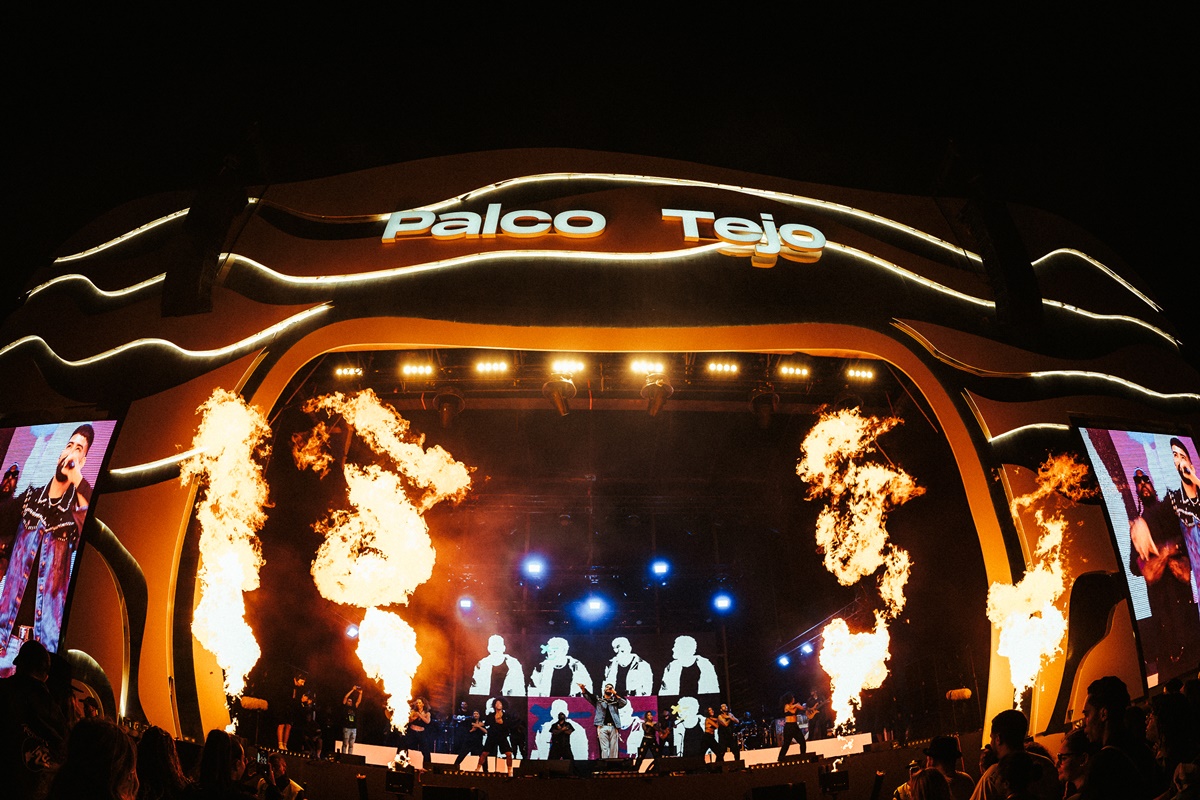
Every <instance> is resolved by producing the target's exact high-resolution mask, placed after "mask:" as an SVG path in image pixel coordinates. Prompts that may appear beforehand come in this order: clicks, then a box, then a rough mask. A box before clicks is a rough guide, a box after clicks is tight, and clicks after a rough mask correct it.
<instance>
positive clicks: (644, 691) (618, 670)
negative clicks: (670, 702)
mask: <svg viewBox="0 0 1200 800" xmlns="http://www.w3.org/2000/svg"><path fill="white" fill-rule="evenodd" d="M612 648H613V653H615V654H616V655H614V656H613V657H612V659H610V660H609V662H608V667H607V668H605V670H604V680H605V681H606V682H607V683H611V684H612V685H613V686H614V687H616V690H617V694H619V695H622V696H633V695H651V694H654V671H653V670H651V669H650V665H649V664H647V663H646V662H645V661H643V660H642V658H641V656H639V655H637V654H636V653H634V652H633V646H632V645H630V644H629V640H628V639H626V638H625V637H624V636H618V637H617V638H616V639H613V640H612Z"/></svg>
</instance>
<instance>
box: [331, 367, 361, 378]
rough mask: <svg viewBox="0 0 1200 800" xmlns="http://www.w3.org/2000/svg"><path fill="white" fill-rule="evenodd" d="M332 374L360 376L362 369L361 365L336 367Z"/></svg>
mask: <svg viewBox="0 0 1200 800" xmlns="http://www.w3.org/2000/svg"><path fill="white" fill-rule="evenodd" d="M333 374H334V375H337V376H338V377H339V378H361V377H362V374H363V371H362V367H338V368H337V369H335V370H334V371H333Z"/></svg>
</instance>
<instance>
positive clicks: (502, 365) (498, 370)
mask: <svg viewBox="0 0 1200 800" xmlns="http://www.w3.org/2000/svg"><path fill="white" fill-rule="evenodd" d="M475 371H476V372H478V373H479V374H480V375H503V374H504V373H506V372H508V362H507V361H499V360H496V361H476V362H475Z"/></svg>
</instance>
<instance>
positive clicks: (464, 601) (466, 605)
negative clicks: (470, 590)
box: [458, 597, 475, 611]
mask: <svg viewBox="0 0 1200 800" xmlns="http://www.w3.org/2000/svg"><path fill="white" fill-rule="evenodd" d="M458 607H459V608H460V609H462V610H463V611H470V610H471V609H472V608H474V607H475V601H474V600H472V599H471V598H469V597H460V598H458Z"/></svg>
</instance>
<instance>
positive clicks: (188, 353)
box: [0, 303, 332, 367]
mask: <svg viewBox="0 0 1200 800" xmlns="http://www.w3.org/2000/svg"><path fill="white" fill-rule="evenodd" d="M330 308H332V306H330V305H329V304H328V303H325V304H322V305H319V306H314V307H312V308H310V309H307V310H305V311H301V312H300V313H299V314H295V315H294V316H291V317H288V318H287V319H285V320H282V321H280V322H277V323H275V324H274V325H272V326H271V327H269V328H266V329H264V330H261V331H259V332H258V333H256V334H253V335H251V336H248V337H246V338H245V339H242V340H241V341H237V342H234V343H233V344H229V345H226V346H224V347H219V348H217V349H215V350H188V349H186V348H183V347H180V346H179V345H177V344H175V343H174V342H169V341H167V340H166V339H135V340H133V341H132V342H126V343H125V344H122V345H118V346H116V347H114V348H112V349H111V350H105V351H104V352H102V353H97V354H96V355H94V356H88V357H87V358H84V359H81V360H79V361H68V360H67V359H65V358H62V357H61V356H59V355H58V353H55V352H54V350H53V349H52V348H51V347H50V345H49V344H48V343H47V342H46V340H45V339H43V338H42V337H40V336H23V337H21V338H20V339H17V340H16V341H15V342H12V343H10V344H7V345H5V346H4V347H3V348H0V357H3V356H4V355H5V354H7V353H8V352H10V351H12V350H15V349H16V348H18V347H20V346H21V345H23V344H25V343H26V342H41V343H42V344H43V345H45V346H46V349H47V350H49V351H50V355H52V356H53V357H54V358H55V359H57V360H58V362H59V363H61V364H63V365H64V366H67V367H82V366H86V365H89V364H96V363H99V362H101V361H104V360H106V359H109V358H112V357H113V356H115V355H118V354H120V353H123V352H125V351H126V350H129V349H131V348H134V347H138V346H142V345H151V346H157V347H164V348H168V349H171V350H174V351H175V352H177V353H178V354H179V355H181V356H183V357H185V358H192V359H206V358H213V357H216V356H223V355H228V354H229V353H233V352H236V351H238V350H240V349H243V348H246V347H253V346H254V345H256V344H258V343H259V342H261V341H263V340H264V339H269V338H271V337H272V336H275V335H276V334H278V333H281V332H283V331H285V330H287V329H288V328H290V327H292V326H294V325H298V324H299V323H301V322H304V321H305V320H307V319H308V318H309V317H312V316H315V315H317V314H320V313H323V312H325V311H328V310H329V309H330Z"/></svg>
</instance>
